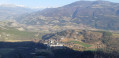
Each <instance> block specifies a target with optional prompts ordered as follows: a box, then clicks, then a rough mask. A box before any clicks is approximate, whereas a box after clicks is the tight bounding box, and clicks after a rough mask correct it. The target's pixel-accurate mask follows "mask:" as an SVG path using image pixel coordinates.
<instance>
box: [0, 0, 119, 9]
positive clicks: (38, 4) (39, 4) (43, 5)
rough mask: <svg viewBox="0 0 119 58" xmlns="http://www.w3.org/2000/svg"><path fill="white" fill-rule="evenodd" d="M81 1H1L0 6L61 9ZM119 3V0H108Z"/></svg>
mask: <svg viewBox="0 0 119 58" xmlns="http://www.w3.org/2000/svg"><path fill="white" fill-rule="evenodd" d="M75 1H79V0H0V4H16V5H24V6H26V7H32V8H37V7H38V8H46V7H59V6H63V5H66V4H70V3H72V2H75ZM106 1H112V2H117V3H119V0H106Z"/></svg>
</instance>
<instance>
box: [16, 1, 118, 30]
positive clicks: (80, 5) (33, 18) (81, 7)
mask: <svg viewBox="0 0 119 58" xmlns="http://www.w3.org/2000/svg"><path fill="white" fill-rule="evenodd" d="M17 9H18V8H17ZM16 20H17V21H18V22H20V23H23V24H28V25H40V26H42V25H50V26H56V25H57V26H67V25H73V26H74V27H75V26H79V25H84V26H88V27H92V28H97V29H106V30H119V3H112V2H108V1H77V2H74V3H71V4H68V5H65V6H62V7H59V8H47V9H44V10H42V11H38V12H35V13H31V14H28V15H23V16H20V17H18V18H17V19H16ZM79 27H80V26H79Z"/></svg>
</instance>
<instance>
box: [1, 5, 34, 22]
mask: <svg viewBox="0 0 119 58" xmlns="http://www.w3.org/2000/svg"><path fill="white" fill-rule="evenodd" d="M33 11H34V10H33V9H30V8H26V7H24V6H22V5H12V4H1V5H0V20H7V19H13V18H14V17H15V16H18V15H21V14H24V13H30V12H33Z"/></svg>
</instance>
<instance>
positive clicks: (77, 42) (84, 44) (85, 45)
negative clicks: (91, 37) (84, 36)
mask: <svg viewBox="0 0 119 58" xmlns="http://www.w3.org/2000/svg"><path fill="white" fill-rule="evenodd" d="M70 42H72V43H74V44H80V45H82V46H84V47H90V46H91V45H89V44H86V43H82V42H80V41H70Z"/></svg>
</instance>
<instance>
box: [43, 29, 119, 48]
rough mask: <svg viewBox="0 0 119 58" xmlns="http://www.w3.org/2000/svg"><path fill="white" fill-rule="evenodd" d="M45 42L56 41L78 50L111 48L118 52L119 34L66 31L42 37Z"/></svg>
mask: <svg viewBox="0 0 119 58" xmlns="http://www.w3.org/2000/svg"><path fill="white" fill-rule="evenodd" d="M42 39H43V40H44V42H47V43H50V41H51V42H52V41H54V43H55V42H58V43H59V44H60V43H63V44H64V45H65V46H67V47H70V48H73V49H76V50H95V49H99V48H101V49H103V48H108V49H109V48H111V49H112V50H113V49H115V48H116V49H115V50H118V47H117V46H118V45H119V44H118V41H119V34H117V33H112V32H107V31H98V30H97V31H94V30H93V31H92V30H65V31H61V32H57V33H50V34H46V35H44V36H43V37H42Z"/></svg>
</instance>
